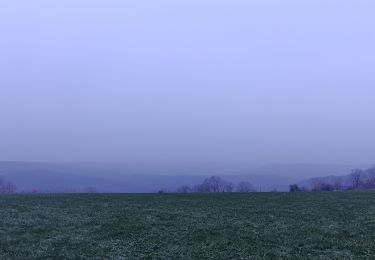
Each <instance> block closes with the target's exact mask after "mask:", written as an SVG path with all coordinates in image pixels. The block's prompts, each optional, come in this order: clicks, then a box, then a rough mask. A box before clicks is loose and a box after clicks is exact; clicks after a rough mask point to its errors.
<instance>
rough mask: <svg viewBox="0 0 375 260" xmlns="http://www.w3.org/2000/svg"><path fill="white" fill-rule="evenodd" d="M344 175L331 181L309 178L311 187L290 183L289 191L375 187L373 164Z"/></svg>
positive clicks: (374, 167)
mask: <svg viewBox="0 0 375 260" xmlns="http://www.w3.org/2000/svg"><path fill="white" fill-rule="evenodd" d="M345 177H346V178H345ZM345 177H335V178H334V180H333V181H327V180H324V179H322V178H315V179H312V180H311V189H308V188H306V187H301V186H298V185H297V184H291V185H290V187H289V191H290V192H299V191H343V190H366V189H375V166H373V167H371V168H368V169H365V170H362V169H354V170H352V172H351V173H350V175H349V176H345Z"/></svg>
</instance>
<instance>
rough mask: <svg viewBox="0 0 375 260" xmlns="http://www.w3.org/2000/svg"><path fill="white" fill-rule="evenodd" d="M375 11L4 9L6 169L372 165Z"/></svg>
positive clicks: (104, 5) (198, 0)
mask: <svg viewBox="0 0 375 260" xmlns="http://www.w3.org/2000/svg"><path fill="white" fill-rule="evenodd" d="M374 13H375V1H373V0H368V1H365V0H363V1H361V0H351V1H346V0H306V1H300V0H295V1H288V0H286V1H279V0H273V1H267V0H259V1H249V0H243V1H235V0H234V1H233V0H226V1H220V0H203V1H202V0H181V1H177V0H173V1H172V0H171V1H162V0H148V1H143V0H134V1H132V0H127V1H122V0H121V1H111V0H105V1H93V0H85V1H83V0H64V1H50V0H48V1H47V0H46V1H38V0H34V1H29V0H25V1H17V0H8V1H7V0H3V1H1V2H0V160H27V161H118V162H126V161H243V162H249V163H269V162H279V163H306V162H313V163H345V164H348V163H375V15H374Z"/></svg>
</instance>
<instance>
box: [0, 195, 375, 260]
mask: <svg viewBox="0 0 375 260" xmlns="http://www.w3.org/2000/svg"><path fill="white" fill-rule="evenodd" d="M139 258H146V259H207V258H214V259H224V258H226V259H227V258H233V259H374V258H375V193H373V192H330V193H248V194H245V193H243V194H234V193H232V194H231V193H226V194H83V195H82V194H72V195H10V196H1V197H0V259H139Z"/></svg>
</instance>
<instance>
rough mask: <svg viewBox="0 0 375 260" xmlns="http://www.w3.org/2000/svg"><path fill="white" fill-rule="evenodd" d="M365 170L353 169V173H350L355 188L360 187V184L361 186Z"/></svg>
mask: <svg viewBox="0 0 375 260" xmlns="http://www.w3.org/2000/svg"><path fill="white" fill-rule="evenodd" d="M362 174H363V172H362V170H360V169H355V170H353V171H352V173H351V174H350V178H351V180H352V187H353V189H356V190H357V189H359V188H360V186H361V176H362Z"/></svg>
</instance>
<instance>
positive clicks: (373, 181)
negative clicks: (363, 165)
mask: <svg viewBox="0 0 375 260" xmlns="http://www.w3.org/2000/svg"><path fill="white" fill-rule="evenodd" d="M366 175H367V176H366V177H367V180H366V183H365V186H366V188H368V189H374V188H375V166H373V167H371V168H369V169H367V170H366Z"/></svg>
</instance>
